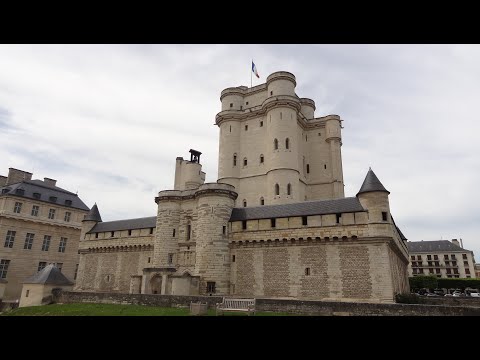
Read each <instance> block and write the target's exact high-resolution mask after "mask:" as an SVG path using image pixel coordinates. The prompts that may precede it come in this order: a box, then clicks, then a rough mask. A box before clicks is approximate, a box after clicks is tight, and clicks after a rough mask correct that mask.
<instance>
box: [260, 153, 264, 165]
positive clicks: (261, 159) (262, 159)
mask: <svg viewBox="0 0 480 360" xmlns="http://www.w3.org/2000/svg"><path fill="white" fill-rule="evenodd" d="M263 161H264V158H263V154H261V155H260V164H263Z"/></svg>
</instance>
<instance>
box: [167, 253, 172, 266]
mask: <svg viewBox="0 0 480 360" xmlns="http://www.w3.org/2000/svg"><path fill="white" fill-rule="evenodd" d="M168 263H169V264H173V254H168Z"/></svg>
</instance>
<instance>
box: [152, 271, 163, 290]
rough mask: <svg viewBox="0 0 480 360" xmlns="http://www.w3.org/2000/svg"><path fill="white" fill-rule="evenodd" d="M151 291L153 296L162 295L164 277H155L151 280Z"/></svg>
mask: <svg viewBox="0 0 480 360" xmlns="http://www.w3.org/2000/svg"><path fill="white" fill-rule="evenodd" d="M150 289H151V291H152V294H161V293H162V276H161V275H158V274H157V275H154V276H153V277H152V278H151V280H150Z"/></svg>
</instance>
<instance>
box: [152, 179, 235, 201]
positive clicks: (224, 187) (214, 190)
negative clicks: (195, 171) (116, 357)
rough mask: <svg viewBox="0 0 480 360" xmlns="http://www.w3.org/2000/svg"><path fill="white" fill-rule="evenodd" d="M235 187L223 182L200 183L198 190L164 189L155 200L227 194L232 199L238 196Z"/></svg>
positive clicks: (181, 199) (180, 199)
mask: <svg viewBox="0 0 480 360" xmlns="http://www.w3.org/2000/svg"><path fill="white" fill-rule="evenodd" d="M234 189H235V187H234V186H232V185H229V184H222V183H206V184H203V185H200V187H199V188H198V189H196V190H186V191H182V190H164V191H160V192H159V193H158V196H156V197H155V202H156V203H157V204H158V203H159V202H160V201H184V200H190V199H196V198H198V197H201V196H227V197H229V198H231V199H232V200H235V199H236V198H237V197H238V193H237V192H235V191H234Z"/></svg>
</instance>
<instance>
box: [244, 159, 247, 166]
mask: <svg viewBox="0 0 480 360" xmlns="http://www.w3.org/2000/svg"><path fill="white" fill-rule="evenodd" d="M247 163H248V160H247V158H244V159H243V166H247Z"/></svg>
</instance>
